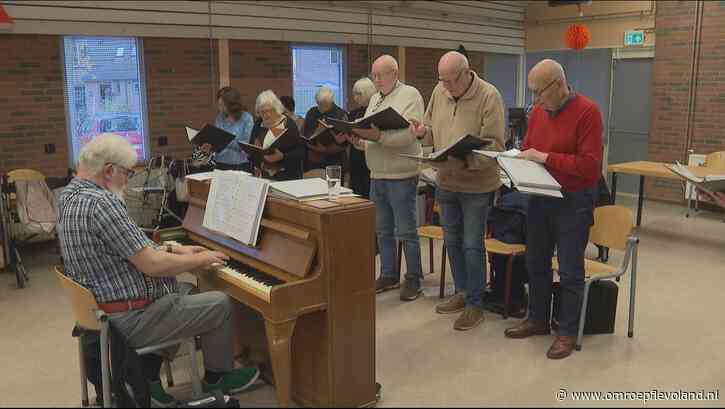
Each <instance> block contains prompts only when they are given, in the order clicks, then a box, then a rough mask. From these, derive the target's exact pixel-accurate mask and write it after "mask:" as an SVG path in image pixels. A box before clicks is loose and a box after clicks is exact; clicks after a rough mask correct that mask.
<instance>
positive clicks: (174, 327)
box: [109, 283, 236, 372]
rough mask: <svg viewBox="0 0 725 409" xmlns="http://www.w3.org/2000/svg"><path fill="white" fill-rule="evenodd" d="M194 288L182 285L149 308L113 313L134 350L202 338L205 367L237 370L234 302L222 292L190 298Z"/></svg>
mask: <svg viewBox="0 0 725 409" xmlns="http://www.w3.org/2000/svg"><path fill="white" fill-rule="evenodd" d="M192 289H193V286H191V285H190V284H186V283H179V291H178V292H177V293H174V294H169V295H166V296H164V297H162V298H160V299H158V300H156V301H155V302H154V303H153V304H151V305H149V306H148V307H147V308H146V309H143V310H137V311H129V312H122V313H118V314H111V315H110V316H109V318H110V321H111V325H113V326H115V327H116V328H118V329H119V331H120V332H121V333H122V334H123V335H124V336H125V337H126V340H127V341H128V343H129V345H131V346H132V347H133V348H143V347H147V346H150V345H156V344H160V343H163V342H167V341H171V340H175V339H183V338H190V337H193V336H200V337H201V346H202V351H203V353H204V367H205V369H206V370H208V371H213V372H230V371H231V370H232V369H233V368H234V350H233V342H234V340H233V336H234V325H235V322H236V320H235V319H234V311H233V304H232V301H231V299H230V298H229V297H228V296H227V295H226V294H224V293H222V292H219V291H209V292H205V293H201V294H192V295H189V292H190V291H191V290H192Z"/></svg>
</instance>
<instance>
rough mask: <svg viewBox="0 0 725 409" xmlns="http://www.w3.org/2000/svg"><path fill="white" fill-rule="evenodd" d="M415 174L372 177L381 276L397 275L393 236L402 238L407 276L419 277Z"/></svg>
mask: <svg viewBox="0 0 725 409" xmlns="http://www.w3.org/2000/svg"><path fill="white" fill-rule="evenodd" d="M417 190H418V178H417V177H413V178H408V179H399V180H398V179H372V180H371V181H370V200H372V201H373V202H375V231H376V232H377V236H378V249H379V250H380V265H381V273H380V275H381V277H385V278H393V279H396V278H397V279H400V272H399V271H398V269H397V267H396V262H397V260H396V257H395V256H396V253H397V246H396V243H395V241H396V239H397V240H398V241H401V242H403V248H404V249H405V261H406V265H407V272H406V273H405V278H406V279H407V280H414V281H419V280H420V279H421V277H422V273H421V266H420V240H419V239H418V231H417V227H418V225H417V222H416V217H415V211H416V207H415V200H416V194H417Z"/></svg>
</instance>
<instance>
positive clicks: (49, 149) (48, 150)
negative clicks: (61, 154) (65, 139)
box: [44, 143, 55, 155]
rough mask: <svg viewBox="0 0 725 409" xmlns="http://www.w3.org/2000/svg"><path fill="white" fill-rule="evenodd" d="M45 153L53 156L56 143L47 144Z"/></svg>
mask: <svg viewBox="0 0 725 409" xmlns="http://www.w3.org/2000/svg"><path fill="white" fill-rule="evenodd" d="M44 150H45V153H46V154H48V155H52V154H54V153H55V144H54V143H46V144H45V146H44Z"/></svg>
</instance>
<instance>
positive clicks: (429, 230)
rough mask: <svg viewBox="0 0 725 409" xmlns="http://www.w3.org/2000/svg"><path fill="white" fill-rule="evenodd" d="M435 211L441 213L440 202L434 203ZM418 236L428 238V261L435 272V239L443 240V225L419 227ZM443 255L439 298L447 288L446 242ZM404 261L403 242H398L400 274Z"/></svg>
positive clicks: (443, 245) (431, 271)
mask: <svg viewBox="0 0 725 409" xmlns="http://www.w3.org/2000/svg"><path fill="white" fill-rule="evenodd" d="M433 212H434V213H439V214H440V209H439V207H438V203H434V204H433ZM417 231H418V237H420V238H421V239H428V255H429V256H428V261H429V263H430V272H429V273H428V274H433V273H434V272H435V269H434V267H433V266H434V265H435V261H434V258H433V240H440V241H441V242H443V227H441V226H438V225H435V224H426V225H423V226H420V227H418V229H417ZM442 253H443V254H442V256H441V280H440V291H439V294H438V297H439V298H443V296H444V294H445V288H446V243H445V242H443V243H442ZM402 263H403V243H402V242H398V274H400V271H401V266H402Z"/></svg>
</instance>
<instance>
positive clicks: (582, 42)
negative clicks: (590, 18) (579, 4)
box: [564, 24, 592, 50]
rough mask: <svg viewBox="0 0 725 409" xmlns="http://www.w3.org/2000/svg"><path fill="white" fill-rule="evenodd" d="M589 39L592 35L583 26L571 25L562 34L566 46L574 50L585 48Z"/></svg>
mask: <svg viewBox="0 0 725 409" xmlns="http://www.w3.org/2000/svg"><path fill="white" fill-rule="evenodd" d="M591 38H592V33H591V32H590V31H589V28H587V26H585V25H584V24H572V25H570V26H569V28H568V29H567V30H566V33H565V34H564V41H565V42H566V46H567V47H569V48H571V49H574V50H581V49H582V48H585V47H586V46H587V44H589V40H591Z"/></svg>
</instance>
